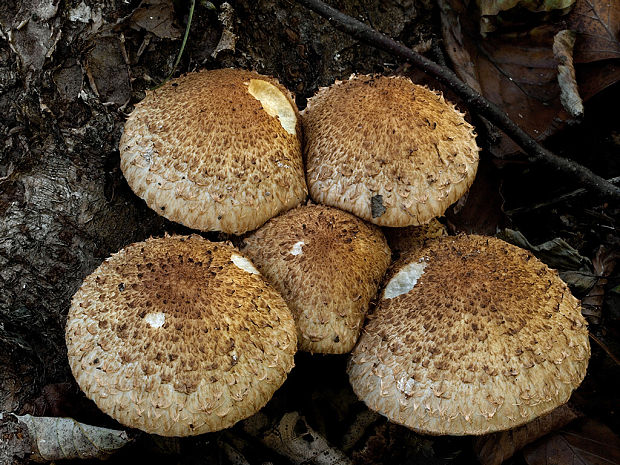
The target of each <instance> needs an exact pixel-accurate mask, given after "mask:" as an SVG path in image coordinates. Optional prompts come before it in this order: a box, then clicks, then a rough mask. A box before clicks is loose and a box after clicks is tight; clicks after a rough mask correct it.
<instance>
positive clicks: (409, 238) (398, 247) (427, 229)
mask: <svg viewBox="0 0 620 465" xmlns="http://www.w3.org/2000/svg"><path fill="white" fill-rule="evenodd" d="M383 233H384V234H385V238H386V239H387V241H388V245H389V246H390V249H392V251H393V252H394V253H395V254H398V256H400V255H402V254H403V253H405V252H407V251H408V250H410V249H413V248H420V247H423V246H424V244H426V243H427V242H428V241H430V240H433V239H437V238H438V237H444V236H447V235H448V230H447V229H446V227H445V226H444V225H443V224H442V223H441V222H440V221H439V220H438V219H437V218H433V219H432V220H430V221H429V222H428V223H426V224H422V225H420V226H406V227H404V228H383Z"/></svg>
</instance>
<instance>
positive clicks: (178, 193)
mask: <svg viewBox="0 0 620 465" xmlns="http://www.w3.org/2000/svg"><path fill="white" fill-rule="evenodd" d="M300 141H301V124H300V121H299V113H298V111H297V107H296V106H295V102H294V101H293V100H292V99H291V98H290V95H289V93H288V91H287V90H286V89H285V88H284V87H283V86H281V85H280V84H279V83H278V82H277V81H276V80H275V79H273V78H270V77H267V76H262V75H260V74H257V73H255V72H250V71H242V70H235V69H220V70H214V71H201V72H197V73H189V74H186V75H184V76H181V77H180V78H178V79H173V80H171V81H170V82H168V83H166V84H164V85H163V86H162V87H161V88H160V89H157V90H154V91H151V92H147V96H146V98H145V99H144V100H143V101H142V102H140V103H139V104H138V105H136V108H135V110H134V111H133V112H132V113H131V115H130V116H129V118H128V120H127V122H126V124H125V130H124V132H123V136H122V137H121V141H120V152H121V169H122V170H123V174H124V175H125V177H126V178H127V182H128V183H129V186H130V187H131V188H132V189H133V191H134V192H135V193H136V194H137V195H138V196H140V197H141V198H143V199H144V200H145V201H146V203H147V205H148V206H149V207H151V208H152V209H153V210H155V211H156V212H157V213H159V214H161V215H163V216H165V217H166V218H168V219H170V220H172V221H176V222H179V223H181V224H184V225H186V226H189V227H191V228H195V229H199V230H202V231H223V232H226V233H232V234H241V233H244V232H246V231H250V230H253V229H256V228H257V227H259V226H260V225H262V224H263V223H264V222H265V221H267V220H268V219H269V218H271V217H272V216H275V215H277V214H278V213H280V212H282V211H284V210H288V209H290V208H292V207H294V206H296V205H298V204H299V203H300V202H302V201H303V200H304V199H305V198H306V196H307V188H306V182H305V179H304V171H303V162H302V157H301V142H300Z"/></svg>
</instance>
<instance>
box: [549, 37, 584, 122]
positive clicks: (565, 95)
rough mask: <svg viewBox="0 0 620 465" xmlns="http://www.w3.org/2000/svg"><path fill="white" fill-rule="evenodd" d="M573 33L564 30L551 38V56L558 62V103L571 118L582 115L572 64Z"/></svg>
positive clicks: (581, 103)
mask: <svg viewBox="0 0 620 465" xmlns="http://www.w3.org/2000/svg"><path fill="white" fill-rule="evenodd" d="M575 38H576V35H575V32H574V31H569V30H568V29H564V30H562V31H560V32H558V33H557V34H556V35H555V37H554V38H553V55H554V56H555V59H556V60H557V61H558V63H559V64H558V84H559V86H560V102H562V106H563V107H564V109H565V110H566V111H568V112H569V113H570V115H571V116H572V117H573V118H577V117H580V116H582V115H583V102H582V101H581V97H580V96H579V87H578V86H577V79H576V77H575V65H574V63H573V47H574V46H575Z"/></svg>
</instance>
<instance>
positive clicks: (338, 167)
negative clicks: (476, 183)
mask: <svg viewBox="0 0 620 465" xmlns="http://www.w3.org/2000/svg"><path fill="white" fill-rule="evenodd" d="M302 117H303V126H304V138H305V148H304V154H305V158H306V170H307V180H308V187H309V190H310V195H311V197H312V199H313V200H314V201H315V202H318V203H322V204H325V205H331V206H333V207H338V208H341V209H343V210H346V211H349V212H351V213H354V214H355V215H357V216H359V217H360V218H363V219H365V220H367V221H370V222H372V223H375V224H378V225H380V226H390V227H402V226H411V225H421V224H425V223H427V222H428V221H430V220H431V219H432V218H435V217H437V216H441V215H443V213H444V211H445V210H446V208H447V207H448V206H449V205H450V204H452V203H454V202H455V201H456V200H457V199H459V198H460V197H461V196H462V195H463V194H464V193H465V192H466V191H467V189H468V188H469V187H470V186H471V184H472V182H473V179H474V176H475V174H476V169H477V166H478V150H479V149H478V147H477V145H476V140H475V134H474V132H473V127H472V126H471V125H470V124H469V123H468V122H467V121H465V119H464V118H463V114H462V113H460V112H459V111H458V110H457V109H456V108H455V107H454V106H453V105H452V104H450V103H449V102H447V101H446V100H445V99H444V97H443V96H442V95H441V94H439V93H436V92H434V91H432V90H430V89H428V88H426V87H422V86H419V85H416V84H413V83H412V82H411V81H410V80H409V79H407V78H404V77H383V76H351V78H350V79H349V80H348V81H336V83H335V84H334V85H332V86H331V87H328V88H322V89H320V90H319V92H318V93H317V94H316V95H315V96H314V97H312V98H311V99H309V101H308V106H307V108H306V109H305V110H304V112H303V116H302Z"/></svg>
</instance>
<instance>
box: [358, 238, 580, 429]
mask: <svg viewBox="0 0 620 465" xmlns="http://www.w3.org/2000/svg"><path fill="white" fill-rule="evenodd" d="M386 278H387V279H386V282H387V285H386V287H385V289H384V290H383V293H382V297H381V300H380V302H379V303H378V304H377V307H376V310H375V312H374V313H373V314H372V315H371V316H369V320H368V323H367V325H366V326H365V327H364V330H363V332H362V336H361V337H360V340H359V342H358V345H357V346H356V347H355V349H354V351H353V353H352V355H351V359H350V361H349V366H348V372H349V378H350V381H351V384H352V386H353V390H354V391H355V392H356V394H357V395H358V397H360V398H361V399H362V400H363V401H364V402H365V403H366V404H367V405H368V406H369V407H370V408H371V409H373V410H376V411H378V412H380V413H381V414H383V415H385V416H387V417H388V418H389V419H390V420H392V421H394V422H396V423H400V424H402V425H405V426H408V427H409V428H411V429H413V430H415V431H418V432H421V433H426V434H450V435H465V434H486V433H490V432H494V431H500V430H504V429H510V428H514V427H516V426H519V425H522V424H524V423H527V422H529V421H531V420H533V419H534V418H536V417H538V416H541V415H543V414H545V413H547V412H550V411H551V410H553V409H554V408H556V407H558V406H559V405H562V404H563V403H565V402H566V401H567V400H568V398H569V397H570V395H571V392H572V390H573V389H575V388H576V387H577V386H578V385H579V383H580V382H581V381H582V380H583V377H584V376H585V373H586V368H587V365H588V358H589V356H590V346H589V343H588V330H587V327H586V322H585V319H584V318H583V316H582V315H581V311H580V310H581V309H580V305H579V301H578V300H577V299H576V298H575V297H573V296H572V295H571V293H570V291H569V289H568V287H567V286H566V284H565V283H564V282H563V281H562V280H561V279H560V278H559V276H558V274H557V272H556V271H555V270H551V269H549V268H548V267H547V266H546V265H545V264H543V263H542V262H540V261H539V260H538V259H536V258H535V257H534V256H533V255H532V254H531V253H530V252H528V251H526V250H522V249H519V248H518V247H515V246H513V245H510V244H507V243H506V242H503V241H501V240H499V239H495V238H491V237H482V236H458V237H446V238H443V239H437V240H435V241H431V242H430V243H429V244H428V245H427V246H426V247H424V248H423V249H419V250H413V251H411V253H409V254H408V255H406V256H404V257H403V258H402V259H401V260H400V261H398V262H396V264H395V266H394V267H393V269H391V270H390V271H389V272H388V274H387V277H386Z"/></svg>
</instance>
